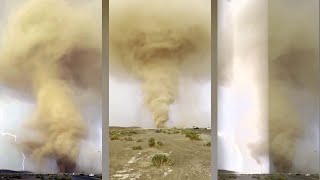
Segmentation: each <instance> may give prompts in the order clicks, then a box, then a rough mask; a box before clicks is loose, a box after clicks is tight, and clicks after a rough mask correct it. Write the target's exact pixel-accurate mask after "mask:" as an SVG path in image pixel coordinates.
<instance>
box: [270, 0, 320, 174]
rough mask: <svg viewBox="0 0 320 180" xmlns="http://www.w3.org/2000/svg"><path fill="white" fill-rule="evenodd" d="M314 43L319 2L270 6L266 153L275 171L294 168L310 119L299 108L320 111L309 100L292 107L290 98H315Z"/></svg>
mask: <svg viewBox="0 0 320 180" xmlns="http://www.w3.org/2000/svg"><path fill="white" fill-rule="evenodd" d="M318 40H319V1H317V0H311V1H302V0H294V1H289V0H272V1H269V73H270V74H269V77H270V82H269V108H270V109H269V116H270V117H269V119H270V121H269V143H270V144H269V148H270V156H271V157H270V158H271V160H272V162H273V165H274V168H275V169H274V170H275V171H277V172H289V171H291V170H293V169H294V167H295V166H296V165H295V164H294V159H295V156H296V150H297V149H298V148H299V147H298V142H299V140H301V139H302V138H303V136H304V135H305V133H304V131H305V130H306V129H308V128H310V127H309V124H310V123H311V122H310V120H309V119H310V118H312V117H310V115H307V116H305V115H303V112H306V111H305V110H303V109H305V108H309V109H313V108H316V106H318V102H315V104H314V103H313V102H312V101H309V103H307V105H306V107H303V105H302V104H299V105H297V106H295V105H294V101H293V99H294V98H296V97H292V95H290V94H292V91H307V92H308V93H312V94H313V96H314V97H318V95H319V88H318V84H319V81H318V80H319V79H318V78H319V73H318V72H319V46H318V44H319V41H318ZM298 96H299V95H298ZM300 96H305V95H302V94H301V93H300ZM305 97H306V96H305ZM316 99H317V98H316ZM300 103H302V101H300ZM299 111H300V112H299ZM317 111H319V110H317ZM301 112H302V113H301ZM318 131H319V130H318ZM318 141H319V140H318ZM303 148H304V149H309V148H311V147H303ZM312 166H315V164H312V163H311V164H310V165H308V167H305V168H304V169H305V170H307V169H308V168H309V171H310V168H311V169H312Z"/></svg>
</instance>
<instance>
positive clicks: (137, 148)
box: [132, 146, 142, 150]
mask: <svg viewBox="0 0 320 180" xmlns="http://www.w3.org/2000/svg"><path fill="white" fill-rule="evenodd" d="M132 149H133V150H142V147H141V146H133V147H132Z"/></svg>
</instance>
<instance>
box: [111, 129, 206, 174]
mask: <svg viewBox="0 0 320 180" xmlns="http://www.w3.org/2000/svg"><path fill="white" fill-rule="evenodd" d="M128 130H134V131H135V132H137V134H133V135H132V136H130V137H132V138H133V140H132V141H126V140H111V141H110V146H109V147H110V156H109V157H110V166H109V168H110V180H125V179H128V180H136V179H142V180H145V179H152V180H158V179H166V180H195V179H196V180H209V179H211V178H210V177H211V172H210V166H211V150H210V149H211V148H210V147H208V146H204V144H205V143H207V142H210V131H209V130H201V135H200V136H201V138H202V139H203V140H201V141H191V140H190V139H189V138H187V137H185V135H184V134H180V133H179V134H167V133H156V132H155V130H145V129H139V128H136V129H135V128H121V129H117V128H110V131H128ZM150 137H153V138H154V139H155V140H156V141H161V142H162V143H163V146H161V147H160V148H154V147H153V148H150V147H149V146H148V139H149V138H150ZM137 140H142V142H137ZM133 146H141V147H142V150H133V149H132V147H133ZM157 153H165V154H166V155H168V157H170V158H172V159H174V160H175V163H174V164H173V165H171V166H161V167H159V168H157V167H154V166H153V165H152V162H151V158H152V157H153V156H154V155H155V154H157Z"/></svg>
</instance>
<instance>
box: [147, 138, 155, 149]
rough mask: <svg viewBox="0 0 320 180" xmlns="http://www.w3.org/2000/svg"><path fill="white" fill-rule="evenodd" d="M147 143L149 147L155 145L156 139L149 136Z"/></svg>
mask: <svg viewBox="0 0 320 180" xmlns="http://www.w3.org/2000/svg"><path fill="white" fill-rule="evenodd" d="M148 144H149V147H154V146H155V145H156V140H155V139H154V138H149V140H148Z"/></svg>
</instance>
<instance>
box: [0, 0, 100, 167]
mask: <svg viewBox="0 0 320 180" xmlns="http://www.w3.org/2000/svg"><path fill="white" fill-rule="evenodd" d="M2 3H6V2H2ZM7 3H9V2H7ZM99 3H100V4H101V2H100V1H92V2H91V3H87V5H88V4H91V5H92V6H88V7H86V6H75V5H72V3H71V2H70V1H64V0H29V1H24V3H23V4H22V5H21V6H19V7H17V8H16V10H15V11H12V13H11V15H10V16H9V18H8V20H7V25H6V26H4V27H5V28H4V31H3V34H1V36H2V38H1V40H2V41H1V47H0V83H1V85H3V86H6V87H9V88H11V89H15V90H17V91H20V92H21V93H28V94H29V95H31V96H33V97H34V98H35V101H36V109H35V111H34V112H33V114H32V115H31V116H30V117H26V118H27V121H25V124H24V127H25V128H26V129H27V130H31V131H32V133H31V134H29V135H30V136H29V135H27V134H25V136H24V137H21V138H23V141H22V143H21V144H20V148H21V149H22V150H23V152H25V154H26V155H28V156H30V157H31V158H32V159H33V160H35V161H36V162H37V165H38V167H39V168H40V167H41V166H43V165H44V164H45V161H46V160H47V159H54V160H55V161H56V164H57V166H58V168H59V171H60V172H74V171H75V170H77V160H78V158H79V153H80V147H81V143H82V142H83V141H84V140H86V138H87V137H88V136H89V130H88V127H87V123H86V121H85V119H84V117H83V114H82V112H81V109H80V108H81V107H80V105H81V103H79V102H77V96H78V95H79V94H81V93H80V92H81V91H87V92H90V93H91V94H96V95H98V96H99V95H100V93H101V73H100V72H101V25H100V24H99V23H101V22H99V20H100V21H101V19H100V18H101V17H98V16H96V13H95V12H94V11H93V10H95V11H97V9H95V8H93V7H97V5H98V4H99ZM75 4H76V3H75ZM100 4H99V5H100ZM5 5H8V4H5ZM98 11H99V9H98ZM85 99H86V98H83V99H82V100H85ZM86 100H88V98H87V99H86ZM97 102H98V101H97ZM82 103H83V102H82Z"/></svg>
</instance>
